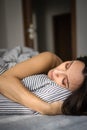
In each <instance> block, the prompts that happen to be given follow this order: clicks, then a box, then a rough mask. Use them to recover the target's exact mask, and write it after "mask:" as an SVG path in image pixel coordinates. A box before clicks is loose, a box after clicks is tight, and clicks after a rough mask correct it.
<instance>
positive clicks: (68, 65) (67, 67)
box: [65, 61, 73, 69]
mask: <svg viewBox="0 0 87 130" xmlns="http://www.w3.org/2000/svg"><path fill="white" fill-rule="evenodd" d="M72 63H73V61H71V62H67V63H66V64H65V68H66V69H69V68H70V66H71V65H72Z"/></svg>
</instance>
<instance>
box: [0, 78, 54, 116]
mask: <svg viewBox="0 0 87 130" xmlns="http://www.w3.org/2000/svg"><path fill="white" fill-rule="evenodd" d="M0 92H1V94H3V95H4V96H6V97H8V98H10V99H11V100H13V101H16V102H18V103H20V104H22V105H24V106H26V107H28V108H31V109H33V110H35V111H38V112H39V113H41V114H47V115H55V114H56V113H55V112H56V111H54V110H52V109H53V105H52V104H49V103H46V102H44V101H42V100H41V99H40V98H38V97H36V96H35V95H34V94H33V93H31V92H30V91H29V90H27V89H26V88H25V87H24V86H23V85H22V84H21V82H20V80H19V79H17V78H15V77H0Z"/></svg>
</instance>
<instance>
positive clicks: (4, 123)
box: [0, 115, 87, 130]
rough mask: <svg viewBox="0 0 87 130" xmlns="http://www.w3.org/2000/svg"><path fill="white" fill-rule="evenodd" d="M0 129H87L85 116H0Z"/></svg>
mask: <svg viewBox="0 0 87 130" xmlns="http://www.w3.org/2000/svg"><path fill="white" fill-rule="evenodd" d="M0 130H87V117H86V116H65V115H57V116H44V115H26V116H25V115H23V116H1V117H0Z"/></svg>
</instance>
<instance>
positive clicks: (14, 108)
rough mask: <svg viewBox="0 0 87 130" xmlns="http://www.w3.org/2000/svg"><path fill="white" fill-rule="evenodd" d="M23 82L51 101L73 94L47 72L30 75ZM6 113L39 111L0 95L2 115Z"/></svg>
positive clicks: (47, 100) (0, 111) (33, 112)
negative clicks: (50, 77) (59, 84)
mask: <svg viewBox="0 0 87 130" xmlns="http://www.w3.org/2000/svg"><path fill="white" fill-rule="evenodd" d="M21 82H22V83H23V85H24V86H25V87H27V88H28V89H29V91H31V92H32V93H34V94H35V95H37V96H38V97H40V98H41V99H42V100H44V101H46V102H49V103H51V102H54V101H58V100H62V101H64V100H65V99H66V98H67V97H68V96H69V95H70V94H71V91H69V90H68V89H66V88H63V87H60V86H58V85H57V84H56V83H55V82H54V81H52V80H50V79H49V78H48V76H47V75H45V74H39V75H33V76H29V77H26V78H24V79H23V80H22V81H21ZM6 114H8V115H11V114H12V115H13V114H14V115H23V114H24V115H25V114H38V112H36V111H33V110H31V109H29V108H26V107H24V106H22V105H20V104H18V103H14V102H13V101H11V100H9V99H8V98H6V97H4V96H2V95H0V115H6Z"/></svg>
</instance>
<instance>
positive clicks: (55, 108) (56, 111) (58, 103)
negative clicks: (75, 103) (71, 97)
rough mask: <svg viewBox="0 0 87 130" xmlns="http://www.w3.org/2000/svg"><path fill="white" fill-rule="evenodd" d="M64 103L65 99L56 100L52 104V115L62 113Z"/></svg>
mask: <svg viewBox="0 0 87 130" xmlns="http://www.w3.org/2000/svg"><path fill="white" fill-rule="evenodd" d="M62 104H63V101H56V102H53V103H51V104H50V105H51V113H52V115H58V114H62V111H61V108H62Z"/></svg>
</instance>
